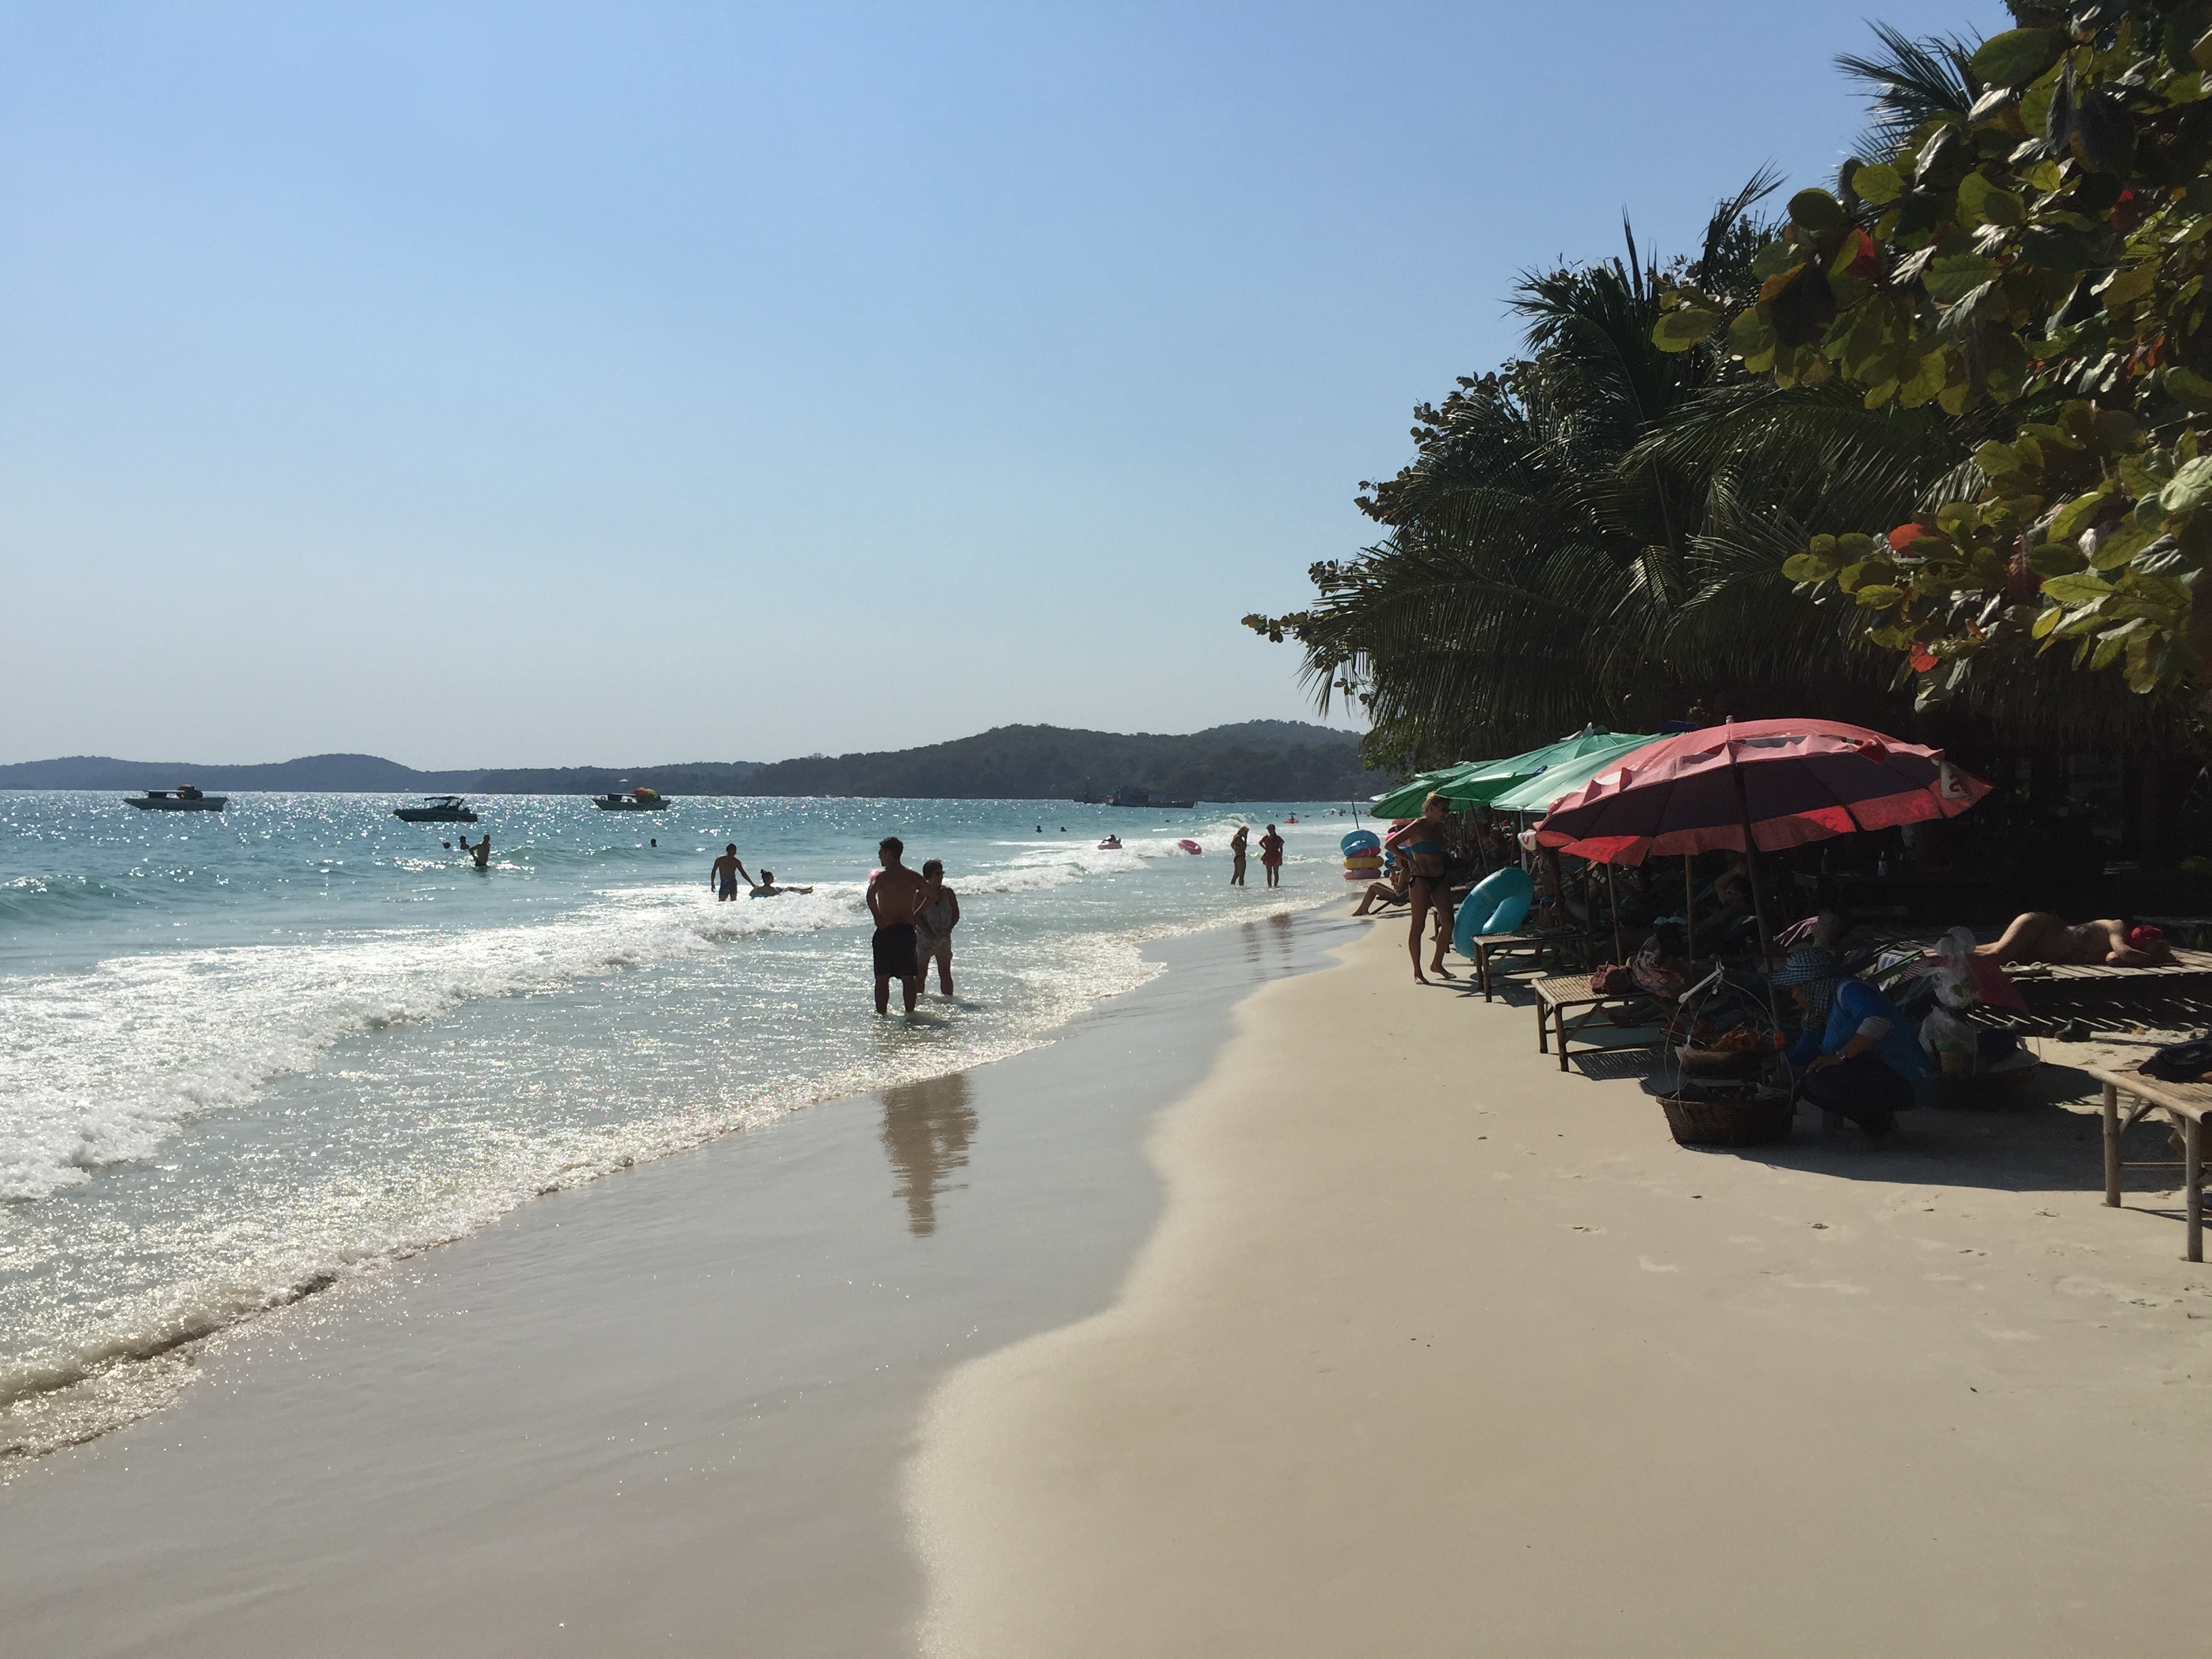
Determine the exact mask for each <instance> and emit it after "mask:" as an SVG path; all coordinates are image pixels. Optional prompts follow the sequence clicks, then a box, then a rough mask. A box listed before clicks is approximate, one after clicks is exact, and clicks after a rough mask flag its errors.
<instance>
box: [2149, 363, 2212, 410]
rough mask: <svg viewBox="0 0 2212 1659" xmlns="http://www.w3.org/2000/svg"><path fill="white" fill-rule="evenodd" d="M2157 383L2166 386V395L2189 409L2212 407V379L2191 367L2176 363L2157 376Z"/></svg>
mask: <svg viewBox="0 0 2212 1659" xmlns="http://www.w3.org/2000/svg"><path fill="white" fill-rule="evenodd" d="M2159 384H2160V386H2164V387H2165V388H2166V396H2167V397H2169V398H2172V399H2173V401H2174V402H2176V403H2178V404H2187V405H2188V406H2189V407H2190V408H2191V409H2212V380H2206V379H2205V378H2204V377H2203V375H2202V374H2198V373H2197V371H2196V370H2195V369H2193V368H2183V367H2182V366H2181V365H2180V364H2179V363H2176V364H2174V365H2173V367H2172V368H2169V369H2166V371H2165V372H2164V373H2163V374H2160V376H2159Z"/></svg>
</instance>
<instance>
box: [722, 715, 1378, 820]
mask: <svg viewBox="0 0 2212 1659" xmlns="http://www.w3.org/2000/svg"><path fill="white" fill-rule="evenodd" d="M1382 787H1383V782H1382V781H1379V775H1378V781H1370V777H1369V775H1368V774H1367V772H1366V770H1365V769H1364V768H1363V767H1362V766H1361V764H1360V762H1359V734H1358V732H1340V731H1333V730H1331V729H1330V728H1329V727H1328V726H1309V725H1306V724H1304V722H1302V721H1297V720H1246V721H1244V722H1243V723H1242V724H1240V725H1236V726H1213V727H1212V728H1210V729H1208V730H1206V731H1204V732H1191V733H1189V734H1188V735H1186V736H1179V737H1168V736H1159V735H1155V734H1153V733H1150V732H1137V733H1135V734H1133V735H1125V734H1123V733H1121V732H1084V731H1074V730H1070V729H1067V728H1066V727H1063V726H994V728H993V729H992V730H990V731H988V732H982V733H980V734H979V735H977V736H975V737H972V738H958V739H957V740H955V741H953V742H951V743H936V744H929V745H928V746H927V748H922V749H900V750H888V751H884V752H880V753H872V754H860V755H838V756H836V757H829V756H823V755H812V756H809V757H806V758H805V759H803V760H787V761H778V762H776V763H775V764H774V765H772V766H763V767H762V768H761V769H759V770H758V771H757V772H755V773H753V774H752V775H750V777H748V778H746V779H745V781H744V783H743V784H742V785H740V786H739V790H738V793H742V794H747V795H879V796H888V797H891V798H893V799H932V798H934V799H951V800H962V799H969V800H972V799H1001V800H1007V799H1011V800H1072V799H1078V798H1079V797H1080V796H1082V795H1083V794H1084V793H1085V791H1086V790H1088V791H1093V792H1096V793H1098V794H1101V795H1110V794H1112V793H1114V792H1115V790H1116V789H1121V788H1138V789H1148V790H1150V791H1152V793H1154V794H1156V795H1166V796H1169V797H1171V798H1173V799H1190V800H1216V801H1225V800H1345V799H1351V798H1352V797H1353V796H1359V797H1361V798H1363V799H1364V797H1366V796H1368V795H1371V794H1373V793H1376V791H1377V790H1378V789H1380V788H1382Z"/></svg>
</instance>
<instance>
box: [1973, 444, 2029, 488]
mask: <svg viewBox="0 0 2212 1659" xmlns="http://www.w3.org/2000/svg"><path fill="white" fill-rule="evenodd" d="M1974 465H1976V466H1978V467H1979V468H1981V469H1982V471H1984V472H1985V473H1987V474H1988V475H1989V476H1990V477H1991V478H2001V477H2003V476H2004V475H2005V474H2006V473H2008V472H2017V471H2020V468H2021V454H2020V452H2019V451H2018V450H2016V449H2015V448H2014V447H2012V446H2011V445H2010V444H2001V443H1999V442H1998V441H1996V439H1995V438H1991V439H1990V440H1989V441H1987V442H1985V443H1984V444H1983V445H1982V446H1981V447H1980V448H1978V449H1977V450H1976V451H1975V452H1974Z"/></svg>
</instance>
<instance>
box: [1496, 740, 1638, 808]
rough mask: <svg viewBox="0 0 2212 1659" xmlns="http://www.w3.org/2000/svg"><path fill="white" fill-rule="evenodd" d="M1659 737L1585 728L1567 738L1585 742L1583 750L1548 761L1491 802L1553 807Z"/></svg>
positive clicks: (1562, 745) (1577, 742)
mask: <svg viewBox="0 0 2212 1659" xmlns="http://www.w3.org/2000/svg"><path fill="white" fill-rule="evenodd" d="M1657 741H1658V739H1657V738H1654V737H1650V736H1648V735H1646V734H1644V733H1640V732H1599V731H1595V729H1593V730H1591V731H1589V732H1583V734H1582V735H1581V736H1580V737H1577V738H1568V739H1567V743H1569V744H1582V745H1583V751H1582V752H1581V753H1580V754H1578V755H1574V756H1568V757H1561V758H1560V759H1559V760H1556V761H1553V762H1550V763H1547V764H1546V766H1545V768H1544V769H1543V770H1542V771H1541V772H1539V773H1537V774H1536V775H1534V777H1529V778H1524V779H1523V780H1522V781H1521V782H1519V783H1516V784H1514V785H1512V786H1511V787H1509V788H1507V789H1505V790H1504V791H1502V792H1501V793H1498V794H1496V795H1494V796H1492V798H1491V801H1490V805H1492V807H1494V808H1496V809H1497V810H1498V811H1501V812H1546V811H1550V810H1551V806H1552V803H1553V801H1555V800H1557V799H1559V797H1560V796H1562V795H1564V794H1565V793H1568V792H1569V791H1570V790H1574V789H1579V788H1581V787H1583V785H1584V784H1586V783H1588V782H1589V781H1590V780H1591V779H1592V778H1595V777H1597V776H1599V775H1601V774H1603V773H1607V772H1610V771H1611V770H1613V768H1614V767H1616V766H1618V765H1620V763H1622V762H1623V761H1625V760H1626V759H1627V758H1628V757H1630V756H1631V755H1632V754H1634V753H1635V752H1636V751H1637V750H1639V749H1641V748H1643V747H1644V745H1645V744H1650V743H1656V742H1657ZM1565 746H1566V745H1565V744H1554V745H1553V747H1555V748H1564V747H1565Z"/></svg>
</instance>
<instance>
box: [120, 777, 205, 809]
mask: <svg viewBox="0 0 2212 1659" xmlns="http://www.w3.org/2000/svg"><path fill="white" fill-rule="evenodd" d="M123 804H124V805H125V806H135V807H137V809H138V810H139V811H142V812H220V811H222V809H223V808H224V807H226V806H228V805H230V797H229V796H228V795H203V794H202V793H200V792H199V791H198V790H197V789H195V788H193V787H191V785H190V784H189V783H183V784H179V785H178V786H177V787H175V788H174V789H149V790H148V791H147V792H146V793H144V794H143V795H125V797H124V798H123Z"/></svg>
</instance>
